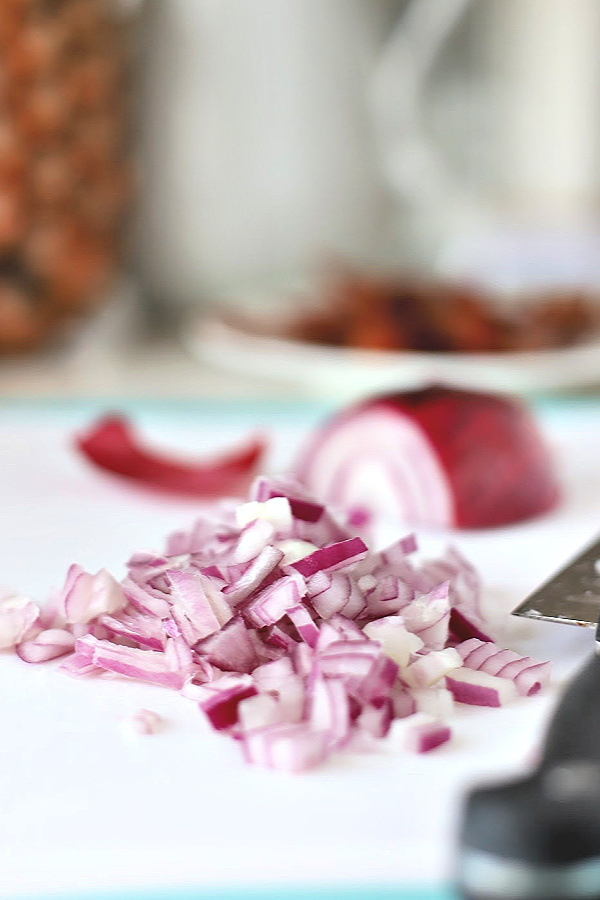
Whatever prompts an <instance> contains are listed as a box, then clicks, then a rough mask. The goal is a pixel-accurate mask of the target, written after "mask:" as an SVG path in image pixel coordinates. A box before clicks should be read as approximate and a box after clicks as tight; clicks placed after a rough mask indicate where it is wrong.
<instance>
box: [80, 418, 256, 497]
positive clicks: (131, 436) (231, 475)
mask: <svg viewBox="0 0 600 900" xmlns="http://www.w3.org/2000/svg"><path fill="white" fill-rule="evenodd" d="M75 444H76V447H77V448H78V449H79V450H80V452H81V453H82V454H83V455H84V456H85V457H86V458H87V459H88V460H89V461H90V462H91V463H93V464H94V465H95V466H97V467H98V468H100V469H102V470H103V471H104V472H110V473H112V474H114V475H119V476H121V477H122V478H125V479H127V480H129V481H131V482H134V483H137V484H139V485H143V486H144V487H148V488H153V489H155V490H159V491H163V492H167V493H171V494H179V495H182V496H185V497H206V498H213V497H220V496H237V495H239V494H240V493H243V492H244V491H245V490H246V489H247V487H248V483H249V480H250V478H251V477H252V475H253V474H254V472H255V471H256V468H257V466H258V464H259V462H260V460H261V459H262V457H263V455H264V452H265V449H266V442H265V441H264V440H263V439H259V438H254V439H253V440H251V441H249V442H248V444H247V445H246V446H245V447H243V448H241V449H240V450H237V451H235V452H230V453H227V454H223V455H222V456H221V457H220V458H219V459H218V460H215V461H214V462H204V463H198V464H196V465H189V464H186V463H183V462H174V461H173V460H172V459H169V458H167V457H166V456H162V455H160V454H159V453H156V452H154V451H151V450H148V449H146V448H145V447H143V446H142V445H141V443H140V441H139V439H138V437H137V435H136V434H135V433H134V431H133V429H132V428H131V427H130V425H129V423H128V422H127V421H126V419H124V418H123V417H121V416H117V415H113V416H105V417H104V418H102V419H101V420H100V421H98V422H97V423H96V424H95V425H94V426H93V427H92V428H91V429H90V430H89V431H88V432H87V433H86V434H84V435H80V436H78V437H77V438H76V441H75Z"/></svg>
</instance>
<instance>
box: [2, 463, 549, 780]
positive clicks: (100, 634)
mask: <svg viewBox="0 0 600 900" xmlns="http://www.w3.org/2000/svg"><path fill="white" fill-rule="evenodd" d="M416 549H417V547H416V541H415V539H414V537H413V536H412V535H409V536H408V537H405V538H403V539H402V540H399V541H397V542H396V543H394V544H392V545H391V546H390V547H387V548H386V549H385V550H382V551H379V552H375V551H370V550H369V549H368V548H367V546H366V545H365V543H364V542H363V540H362V539H361V538H360V537H357V536H355V535H354V534H352V532H351V530H349V527H348V526H347V525H344V524H342V523H341V522H340V521H338V520H337V519H336V518H335V517H334V516H332V514H331V513H330V512H329V511H328V510H327V509H326V508H325V507H324V506H322V505H320V504H319V503H317V502H316V501H315V500H314V499H313V498H312V497H310V496H309V495H308V494H306V493H305V492H304V490H303V489H302V488H301V487H300V486H299V485H297V484H293V483H291V482H286V481H283V480H279V479H267V478H258V479H257V480H255V481H254V483H253V485H252V488H251V491H250V499H249V502H247V503H242V504H240V505H238V506H236V505H235V504H233V503H224V502H220V503H214V504H212V505H210V506H207V507H206V509H205V511H204V512H203V514H202V515H201V516H200V518H198V520H197V521H196V523H195V524H194V526H193V527H192V528H191V530H189V531H181V532H176V533H174V534H171V535H170V536H169V537H168V539H167V541H166V547H165V550H164V553H162V554H158V555H157V554H154V553H136V554H135V555H134V556H133V557H132V558H131V559H130V560H129V562H128V565H127V568H128V574H127V576H126V577H125V578H124V579H123V580H122V581H121V582H120V583H119V582H117V581H116V580H115V579H114V578H113V577H112V576H111V575H110V574H109V573H108V572H106V571H105V570H100V571H99V572H98V573H96V574H95V575H92V574H90V573H88V572H85V571H84V570H83V569H82V568H81V567H79V566H77V565H73V566H71V568H70V569H69V572H68V573H67V577H66V581H65V584H64V586H63V588H62V589H61V590H59V591H57V592H55V593H54V594H53V596H52V597H51V598H50V600H49V602H48V603H47V604H46V606H45V607H44V608H43V609H41V610H40V609H39V608H38V607H37V606H36V604H34V603H33V601H31V600H28V599H27V598H24V597H9V598H6V597H5V598H4V600H0V646H1V647H9V646H14V647H16V651H17V653H18V654H19V655H20V657H21V658H22V659H23V660H25V661H26V662H44V661H46V660H49V659H53V658H55V657H60V656H62V657H64V660H63V662H62V668H63V669H64V670H65V671H67V672H68V673H70V674H71V675H75V676H90V675H98V674H101V673H103V672H108V673H113V674H116V675H120V676H126V677H129V678H135V679H139V680H142V681H147V682H151V683H153V684H158V685H162V686H164V687H168V688H172V689H174V690H176V691H180V692H181V693H182V694H183V695H184V696H185V697H187V698H189V699H191V700H193V701H194V702H196V703H197V704H198V706H199V707H200V709H201V710H202V712H203V713H204V715H205V716H206V718H207V720H208V721H209V722H210V724H211V725H212V727H213V728H214V729H216V730H217V731H221V732H224V733H227V734H229V735H230V736H231V737H232V738H234V739H235V740H236V741H238V742H239V745H240V748H241V751H242V753H243V756H244V758H245V759H246V760H247V761H248V762H250V763H255V764H258V765H263V766H267V767H271V768H275V769H282V770H285V771H290V772H296V771H301V770H304V769H307V768H309V767H311V766H314V765H317V764H318V763H321V762H322V761H323V760H325V759H326V758H327V757H328V756H329V755H330V754H331V753H333V752H338V751H343V750H350V751H358V750H368V749H375V748H376V747H377V745H378V742H379V741H380V740H381V739H383V738H385V737H386V736H387V735H388V734H389V733H390V729H391V726H392V723H393V722H394V720H397V719H403V720H405V723H407V724H408V725H409V728H408V731H407V735H408V737H407V739H406V742H405V746H406V747H407V748H409V749H413V750H416V751H419V752H425V751H428V750H431V749H433V748H434V747H437V746H439V745H440V744H442V743H444V742H446V741H447V740H448V739H449V737H450V726H449V725H448V723H447V721H446V720H447V719H448V718H449V717H451V715H452V711H453V706H454V703H455V702H459V703H469V704H476V705H487V706H499V705H502V704H504V703H506V702H508V701H509V700H512V699H514V698H515V697H517V695H518V694H520V695H529V694H533V693H535V692H536V691H537V690H539V689H540V688H541V687H543V686H544V685H545V684H546V683H547V682H548V679H549V675H550V671H549V668H550V667H549V664H548V663H538V662H537V661H536V660H532V659H530V658H528V657H522V656H519V655H518V654H516V653H513V652H511V651H508V650H503V649H501V648H499V647H498V646H497V645H496V644H495V643H493V641H492V640H491V638H490V637H489V636H487V635H486V633H485V625H484V623H483V622H482V615H481V605H480V585H479V578H478V576H477V573H476V572H475V570H474V569H473V568H472V566H471V565H470V564H469V563H468V562H467V561H466V560H465V559H464V558H463V557H462V556H461V554H460V553H459V552H458V551H457V550H455V549H449V550H447V551H446V553H445V554H444V555H443V556H441V557H439V558H437V559H433V560H425V561H421V562H418V561H417V560H416V558H415V551H416ZM414 714H420V715H419V716H418V717H417V718H415V719H413V718H412V717H413V716H414ZM138 720H139V721H138ZM157 721H158V720H157V719H156V718H155V717H154V716H153V714H148V715H147V714H146V712H144V714H143V715H140V716H138V719H136V721H135V723H134V724H135V727H136V728H138V730H140V729H141V730H143V731H146V732H150V731H152V730H155V728H156V727H157Z"/></svg>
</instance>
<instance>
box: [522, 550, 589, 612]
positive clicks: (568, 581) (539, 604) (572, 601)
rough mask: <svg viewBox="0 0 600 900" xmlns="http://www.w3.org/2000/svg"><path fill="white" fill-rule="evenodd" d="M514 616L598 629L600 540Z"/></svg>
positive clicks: (524, 602) (550, 580) (554, 577)
mask: <svg viewBox="0 0 600 900" xmlns="http://www.w3.org/2000/svg"><path fill="white" fill-rule="evenodd" d="M512 614H513V615H514V616H524V617H525V618H529V619H542V620H544V621H547V622H562V623H563V624H565V625H583V626H589V627H592V628H595V627H596V625H597V623H598V616H599V614H600V538H597V539H596V540H595V541H594V542H593V543H591V544H589V545H588V546H587V547H586V548H585V549H584V550H582V551H581V553H579V554H578V555H577V556H576V557H574V558H573V559H571V560H569V562H568V563H567V564H566V565H564V566H563V567H562V568H561V569H560V570H559V571H558V572H556V573H555V574H554V575H552V577H551V578H549V579H548V580H547V581H545V582H544V583H543V584H542V585H540V587H538V588H536V590H535V591H533V593H531V594H530V595H529V596H528V597H527V598H526V599H525V600H523V602H522V603H520V604H519V606H517V607H516V608H515V609H514V610H513V613H512Z"/></svg>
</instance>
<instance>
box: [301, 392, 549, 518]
mask: <svg viewBox="0 0 600 900" xmlns="http://www.w3.org/2000/svg"><path fill="white" fill-rule="evenodd" d="M295 473H296V476H297V477H298V479H299V480H300V481H301V482H302V483H303V484H304V485H305V486H306V487H307V488H308V489H309V490H310V491H312V492H313V493H315V494H316V495H317V496H319V497H322V498H324V500H325V501H327V502H330V503H333V504H335V505H336V506H341V507H354V508H355V509H356V510H361V509H362V510H363V512H366V513H371V514H372V515H375V516H381V515H384V516H389V517H390V519H392V520H394V521H404V522H409V523H411V524H419V523H424V524H429V525H435V526H442V527H459V528H489V527H493V526H498V525H507V524H510V523H514V522H520V521H522V520H525V519H529V518H531V517H533V516H539V515H541V514H542V513H545V512H547V511H548V510H550V509H552V508H553V507H554V506H555V505H556V503H557V501H558V498H559V490H558V487H557V482H556V478H555V474H554V466H553V461H552V459H551V455H550V453H549V451H548V448H547V447H546V445H545V441H544V439H543V437H542V435H541V433H540V431H539V430H538V428H537V426H536V423H535V421H534V419H533V418H532V416H531V415H530V413H529V412H528V410H527V409H526V408H525V407H524V406H523V404H522V403H520V402H518V401H517V400H515V399H513V398H509V397H502V396H498V395H494V394H485V393H482V392H479V391H466V390H457V389H452V388H446V387H430V388H425V389H421V390H414V391H404V392H400V393H395V394H389V395H385V396H381V397H375V398H373V399H370V400H367V401H365V402H361V403H359V404H357V405H355V406H352V407H350V408H349V409H345V410H342V411H341V412H340V413H338V414H337V415H335V416H333V417H332V418H331V419H330V420H329V421H327V422H326V423H325V424H324V425H323V427H321V428H319V429H317V431H316V433H315V435H314V436H313V438H312V440H311V441H310V442H309V445H308V446H307V448H306V449H305V451H304V452H303V453H302V454H301V457H300V459H299V460H298V461H297V464H296V467H295Z"/></svg>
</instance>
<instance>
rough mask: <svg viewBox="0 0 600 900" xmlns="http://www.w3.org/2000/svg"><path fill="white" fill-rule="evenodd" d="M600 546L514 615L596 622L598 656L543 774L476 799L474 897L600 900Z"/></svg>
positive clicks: (467, 823) (467, 814)
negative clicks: (599, 565)
mask: <svg viewBox="0 0 600 900" xmlns="http://www.w3.org/2000/svg"><path fill="white" fill-rule="evenodd" d="M598 559H600V540H597V541H595V542H594V543H593V544H591V545H590V546H589V547H586V549H585V550H584V551H583V552H582V553H580V554H579V555H578V556H577V557H576V558H575V559H573V560H571V562H569V563H568V564H567V565H566V566H565V567H564V568H563V569H561V570H560V571H559V572H557V573H556V574H555V575H554V576H553V577H552V578H550V579H549V580H548V581H547V582H546V583H545V584H543V585H542V586H541V587H540V588H538V589H537V590H536V591H534V592H533V593H532V594H531V595H530V596H529V597H528V598H527V599H526V600H525V601H524V602H523V603H521V604H520V605H519V606H518V607H517V608H516V609H515V610H514V613H515V614H516V615H519V616H527V617H529V618H534V619H547V620H550V621H554V622H564V623H569V624H577V625H589V626H591V625H595V626H596V643H595V651H596V652H595V653H593V654H592V656H591V658H590V659H589V660H588V661H587V662H586V663H585V665H584V666H583V667H582V669H581V670H580V672H579V673H578V674H577V675H576V676H575V678H574V679H573V680H572V681H571V683H570V685H569V686H568V688H567V690H566V691H565V693H564V695H563V697H562V700H561V701H560V702H559V704H558V707H557V710H556V712H555V713H554V717H553V719H552V721H551V723H550V727H549V729H548V733H547V735H546V740H545V745H544V749H543V752H542V756H541V760H540V762H539V764H538V766H537V768H536V769H535V771H534V772H533V773H532V774H530V775H527V776H526V777H524V778H520V779H518V780H516V781H513V782H510V783H505V784H499V785H498V784H497V785H491V786H489V787H483V788H479V789H476V790H474V791H472V792H471V794H470V795H469V796H468V798H467V800H466V803H465V807H464V811H463V822H462V829H461V834H460V845H459V850H460V852H459V854H458V868H457V878H456V882H457V887H458V890H459V892H460V893H461V896H463V897H465V898H468V900H600V624H599V621H598V620H599V613H600V570H599V568H598Z"/></svg>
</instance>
